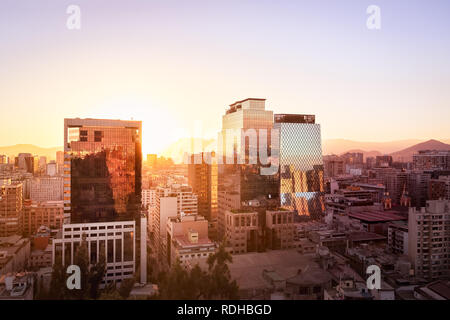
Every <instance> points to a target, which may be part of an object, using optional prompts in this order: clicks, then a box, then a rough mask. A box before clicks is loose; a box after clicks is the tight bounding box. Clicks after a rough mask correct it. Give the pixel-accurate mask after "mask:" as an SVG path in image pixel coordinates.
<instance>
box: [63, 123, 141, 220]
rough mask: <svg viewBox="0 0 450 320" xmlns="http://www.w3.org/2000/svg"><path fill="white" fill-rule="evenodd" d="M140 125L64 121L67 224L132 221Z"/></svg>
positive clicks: (136, 207)
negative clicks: (68, 220) (68, 215)
mask: <svg viewBox="0 0 450 320" xmlns="http://www.w3.org/2000/svg"><path fill="white" fill-rule="evenodd" d="M141 131H142V122H140V121H121V120H98V119H65V120H64V142H65V143H64V152H65V162H64V203H65V205H64V207H65V212H66V213H70V222H71V223H86V222H104V221H121V220H136V219H137V218H138V217H139V213H140V209H141V166H142V151H141Z"/></svg>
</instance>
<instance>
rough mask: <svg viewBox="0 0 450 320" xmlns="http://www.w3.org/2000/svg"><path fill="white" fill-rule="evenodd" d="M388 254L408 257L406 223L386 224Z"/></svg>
mask: <svg viewBox="0 0 450 320" xmlns="http://www.w3.org/2000/svg"><path fill="white" fill-rule="evenodd" d="M387 248H388V250H389V252H393V253H396V254H400V255H408V223H407V222H405V221H394V222H391V223H389V224H388V246H387Z"/></svg>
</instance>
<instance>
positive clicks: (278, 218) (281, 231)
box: [265, 210, 296, 250]
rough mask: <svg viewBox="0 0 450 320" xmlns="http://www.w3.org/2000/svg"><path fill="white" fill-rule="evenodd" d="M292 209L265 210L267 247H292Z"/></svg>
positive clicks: (293, 230)
mask: <svg viewBox="0 0 450 320" xmlns="http://www.w3.org/2000/svg"><path fill="white" fill-rule="evenodd" d="M294 215H295V212H294V211H286V210H280V211H269V210H268V211H266V232H265V237H266V246H267V247H268V248H269V249H273V250H275V249H288V248H293V247H294V236H295V229H296V226H295V223H294Z"/></svg>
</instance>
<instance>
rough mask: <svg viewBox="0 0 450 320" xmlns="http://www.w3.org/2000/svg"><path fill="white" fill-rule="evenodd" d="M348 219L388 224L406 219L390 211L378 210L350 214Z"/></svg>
mask: <svg viewBox="0 0 450 320" xmlns="http://www.w3.org/2000/svg"><path fill="white" fill-rule="evenodd" d="M348 216H349V217H351V218H354V219H358V220H361V221H364V222H369V223H375V222H389V221H399V220H406V217H402V216H400V215H398V214H395V213H393V212H390V211H378V210H365V211H360V212H350V213H349V214H348Z"/></svg>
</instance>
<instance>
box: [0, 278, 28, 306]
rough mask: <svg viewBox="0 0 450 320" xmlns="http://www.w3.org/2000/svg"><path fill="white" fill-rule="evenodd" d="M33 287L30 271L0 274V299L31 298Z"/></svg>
mask: <svg viewBox="0 0 450 320" xmlns="http://www.w3.org/2000/svg"><path fill="white" fill-rule="evenodd" d="M34 287H35V283H34V277H33V274H32V273H30V272H19V273H9V274H6V275H1V274H0V300H33V298H34Z"/></svg>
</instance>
